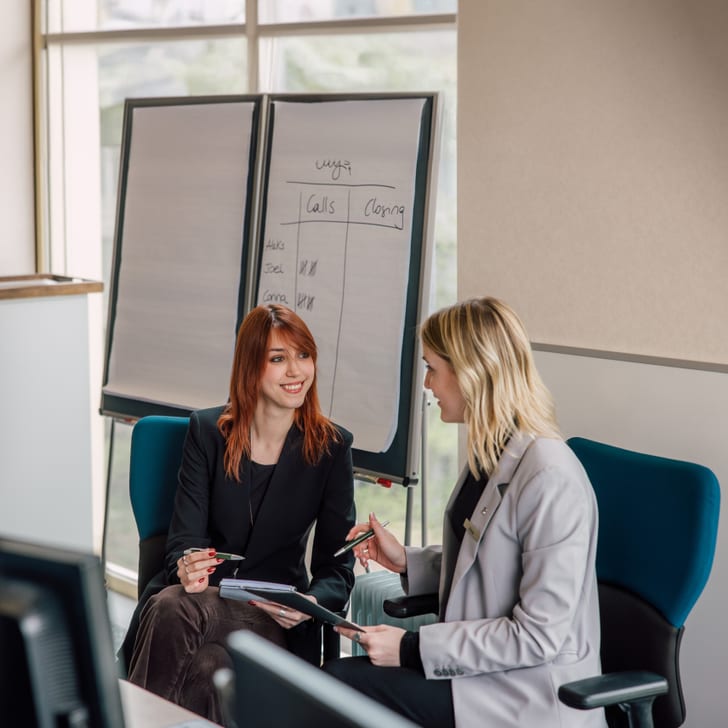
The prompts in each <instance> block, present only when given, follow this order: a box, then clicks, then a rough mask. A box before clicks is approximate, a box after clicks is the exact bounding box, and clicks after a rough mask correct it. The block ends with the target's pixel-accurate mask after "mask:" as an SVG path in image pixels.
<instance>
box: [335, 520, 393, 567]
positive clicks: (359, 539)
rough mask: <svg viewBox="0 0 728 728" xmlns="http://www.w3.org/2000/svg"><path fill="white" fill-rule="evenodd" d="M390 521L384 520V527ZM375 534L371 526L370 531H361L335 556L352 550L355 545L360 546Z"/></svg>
mask: <svg viewBox="0 0 728 728" xmlns="http://www.w3.org/2000/svg"><path fill="white" fill-rule="evenodd" d="M388 525H389V521H384V523H382V527H384V526H388ZM373 535H374V529H373V528H370V529H369V530H368V531H364V533H360V534H359V535H358V536H357V537H356V538H352V539H351V541H347V542H346V543H345V544H344V545H343V546H342V547H341V548H340V549H339V550H338V551H337V552H336V553H335V554H334V558H336V557H337V556H341V554H345V553H346V552H347V551H351V549H353V548H354V546H358V545H359V544H360V543H361V542H362V541H366V540H368V539H370V538H371V537H372V536H373Z"/></svg>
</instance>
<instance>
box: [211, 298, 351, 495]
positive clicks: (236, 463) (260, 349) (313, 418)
mask: <svg viewBox="0 0 728 728" xmlns="http://www.w3.org/2000/svg"><path fill="white" fill-rule="evenodd" d="M274 329H275V331H276V332H277V333H278V335H279V336H281V337H282V338H284V339H285V340H286V341H287V343H288V344H289V345H290V346H292V347H294V348H295V349H297V350H298V351H303V352H305V353H307V354H308V355H309V356H310V357H311V360H312V361H313V364H314V377H313V382H312V383H311V387H310V389H309V390H308V392H307V394H306V399H305V400H304V401H303V404H302V405H301V407H299V408H298V409H297V410H296V411H295V414H294V419H293V421H294V423H295V425H296V426H297V427H298V429H299V430H300V431H301V432H302V433H303V459H304V460H305V461H306V463H308V464H309V465H315V464H316V463H317V462H318V461H319V460H320V459H321V456H322V455H324V453H328V452H329V445H330V443H331V442H332V441H334V440H337V441H338V440H339V433H338V432H337V430H336V428H335V427H334V425H333V423H332V422H331V420H329V419H328V418H327V417H326V416H325V415H324V414H323V413H322V412H321V406H320V404H319V398H318V391H317V389H316V370H315V367H316V359H317V356H318V352H317V349H316V342H315V341H314V338H313V335H312V334H311V331H310V330H309V328H308V326H306V324H305V323H304V321H303V319H302V318H301V317H300V316H298V315H297V314H296V313H294V312H293V311H291V309H290V308H286V307H285V306H280V305H278V304H268V305H266V306H257V307H256V308H254V309H253V310H252V311H250V313H249V314H248V315H247V316H246V317H245V318H244V319H243V323H242V324H241V325H240V329H239V330H238V337H237V341H236V343H235V356H234V357H233V369H232V375H231V377H230V401H229V402H228V404H227V406H226V407H225V409H224V410H223V413H222V414H221V415H220V417H219V418H218V420H217V427H218V429H219V430H220V432H221V433H222V436H223V437H224V438H225V473H226V474H227V476H228V477H230V478H234V479H235V480H237V481H238V482H239V481H240V462H241V460H242V459H243V457H248V458H249V457H250V427H251V425H252V422H253V414H254V413H255V406H256V404H257V402H258V394H259V392H260V378H261V376H262V374H263V370H264V369H265V367H266V363H267V360H268V349H269V343H270V336H271V332H272V331H273V330H274Z"/></svg>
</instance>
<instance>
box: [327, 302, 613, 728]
mask: <svg viewBox="0 0 728 728" xmlns="http://www.w3.org/2000/svg"><path fill="white" fill-rule="evenodd" d="M421 337H422V345H423V351H424V359H425V362H426V365H427V374H426V376H425V387H426V388H428V389H430V390H431V391H432V394H433V395H434V397H435V399H436V400H437V403H438V405H439V407H440V416H441V418H442V420H443V421H444V422H460V423H464V424H465V426H466V431H467V453H468V463H467V466H466V467H465V469H464V471H463V472H462V474H461V476H460V478H459V480H458V482H457V484H456V486H455V488H454V490H453V492H452V495H451V497H450V501H449V503H448V505H447V508H446V510H445V515H444V523H443V543H442V546H436V547H427V548H413V547H404V546H402V545H401V544H400V543H399V542H398V541H397V540H396V538H395V537H394V536H393V535H392V534H391V533H389V532H388V531H387V530H385V529H384V528H382V526H381V525H380V524H379V522H378V521H377V519H376V517H375V516H374V515H373V514H372V515H371V516H370V518H369V522H368V523H362V524H358V525H356V526H354V528H352V530H351V531H350V532H349V534H348V536H347V538H349V539H351V538H354V537H355V536H356V535H357V534H359V533H361V532H362V531H364V530H366V529H368V528H373V529H374V533H375V535H374V537H373V538H372V539H370V540H369V541H366V542H364V543H362V544H361V545H359V546H357V547H355V549H354V553H355V555H356V557H357V558H358V559H359V561H360V562H361V563H362V564H363V565H365V566H366V565H367V564H368V563H369V561H376V562H378V563H379V564H381V565H383V566H385V567H386V568H388V569H390V570H391V571H394V572H396V573H399V574H401V576H402V584H403V587H404V589H405V591H406V592H407V593H408V594H411V595H414V594H427V593H431V592H439V598H440V614H439V621H438V622H437V623H435V624H431V625H427V626H423V627H421V628H420V630H419V632H407V631H405V630H404V629H401V628H399V627H394V626H388V625H378V626H373V627H367V628H366V631H365V632H364V633H363V634H357V633H354V632H351V631H346V630H340V631H341V632H342V634H344V635H345V636H347V637H349V638H351V639H356V640H357V641H359V643H360V644H361V646H362V647H363V648H364V649H365V650H366V652H367V655H368V656H367V657H355V658H343V659H339V660H334V661H331V662H329V663H327V664H326V666H325V669H326V670H327V671H328V672H329V673H330V674H333V675H335V676H336V677H338V678H340V679H342V680H344V681H346V682H348V683H349V684H351V685H353V686H354V687H356V688H358V689H359V690H362V691H363V692H366V693H368V694H369V695H371V696H372V697H374V698H376V699H377V700H379V701H380V702H382V703H384V704H386V705H388V706H389V707H391V708H393V709H395V710H397V711H398V712H400V713H402V714H404V715H406V716H407V717H409V718H410V719H412V720H414V721H415V722H416V723H418V724H420V725H422V726H437V728H446V727H447V726H458V727H460V726H463V727H467V726H474V725H482V726H498V728H511V727H512V728H516V727H518V728H522V727H523V726H529V727H530V726H538V727H539V728H557V727H558V728H571V727H573V728H576V727H577V726H578V727H579V728H584V726H589V727H599V728H603V727H604V726H606V722H605V719H604V714H603V711H589V712H586V713H585V712H581V711H576V710H573V709H571V708H568V707H567V706H565V705H563V704H561V703H560V702H559V700H558V697H557V690H558V687H559V685H561V684H562V683H566V682H569V681H571V680H577V679H580V678H583V677H588V676H590V675H594V674H598V673H599V672H600V660H599V640H600V633H599V607H598V596H597V582H596V574H595V565H594V564H595V556H596V538H597V509H596V501H595V497H594V493H593V490H592V487H591V485H590V483H589V480H588V478H587V476H586V473H585V472H584V470H583V468H582V467H581V465H580V463H579V461H578V460H577V459H576V457H575V456H574V454H573V453H572V452H571V450H570V449H569V447H568V446H567V445H566V444H565V443H564V441H563V440H562V439H561V436H560V435H559V430H558V427H557V424H556V419H555V415H554V408H553V405H552V400H551V396H550V394H549V392H548V391H547V389H546V387H545V386H544V385H543V383H542V381H541V379H540V377H539V375H538V373H537V371H536V369H535V366H534V362H533V357H532V353H531V347H530V345H529V340H528V337H527V335H526V331H525V329H524V327H523V325H522V323H521V321H520V320H519V318H518V317H517V316H516V314H515V313H514V312H513V311H512V310H511V309H510V308H509V307H508V306H507V305H506V304H504V303H503V302H501V301H499V300H497V299H494V298H481V299H474V300H470V301H465V302H463V303H459V304H457V305H455V306H452V307H450V308H447V309H444V310H442V311H439V312H437V313H435V314H433V315H432V316H430V317H429V318H428V319H427V320H426V321H425V323H424V325H423V326H422V329H421Z"/></svg>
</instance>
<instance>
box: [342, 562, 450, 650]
mask: <svg viewBox="0 0 728 728" xmlns="http://www.w3.org/2000/svg"><path fill="white" fill-rule="evenodd" d="M401 596H404V591H403V590H402V586H401V585H400V581H399V574H392V573H390V572H389V571H372V572H369V573H368V574H359V576H357V577H356V582H355V583H354V589H353V591H352V592H351V621H352V622H355V623H356V624H360V625H361V626H362V627H366V626H367V625H371V624H393V625H395V626H396V627H402V628H403V629H407V630H412V631H416V630H417V629H418V628H419V627H421V626H422V625H423V624H432V623H433V622H436V621H437V615H435V614H422V615H420V616H418V617H407V618H406V619H397V618H396V617H390V616H389V615H388V614H385V613H384V610H383V609H382V603H383V602H384V600H385V599H393V598H396V597H401ZM351 654H352V655H365V654H366V652H365V651H364V650H363V649H362V648H361V647H359V645H357V644H356V643H355V642H352V644H351Z"/></svg>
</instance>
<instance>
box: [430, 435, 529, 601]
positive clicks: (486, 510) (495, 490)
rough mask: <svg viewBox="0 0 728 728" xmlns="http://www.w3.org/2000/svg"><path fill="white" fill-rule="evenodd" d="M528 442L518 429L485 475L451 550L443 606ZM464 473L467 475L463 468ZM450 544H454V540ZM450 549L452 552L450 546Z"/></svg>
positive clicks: (467, 565)
mask: <svg viewBox="0 0 728 728" xmlns="http://www.w3.org/2000/svg"><path fill="white" fill-rule="evenodd" d="M531 442H533V438H532V437H531V436H529V435H524V434H523V433H520V432H518V433H515V434H514V435H513V436H512V437H511V439H510V440H509V441H508V445H507V446H506V448H505V450H504V451H503V454H502V455H501V457H500V460H498V465H497V466H496V469H495V470H494V471H493V473H492V475H491V476H490V478H488V484H487V485H486V486H485V489H484V490H483V494H482V495H481V496H480V499H479V500H478V503H477V505H476V506H475V509H474V510H473V513H472V515H471V516H470V519H469V520H470V525H469V527H468V528H466V530H465V535H464V536H463V540H462V543H461V544H460V548H459V549H458V550H457V553H456V554H455V553H453V557H452V558H455V568H454V570H453V572H452V574H453V576H452V581H451V586H450V589H449V590H448V591H447V598H446V599H445V606H446V603H447V601H448V600H449V596H450V594H451V593H452V592H453V591H454V590H455V589H456V588H457V585H458V583H459V582H460V580H461V579H462V578H463V576H464V575H465V573H466V572H467V571H468V569H470V567H471V566H472V565H473V563H474V562H475V559H476V557H477V555H478V549H479V548H480V543H481V541H482V540H483V535H484V534H485V531H486V529H487V528H488V525H489V524H490V522H491V519H492V518H493V516H494V515H495V512H496V511H497V510H498V507H499V506H500V504H501V502H502V500H503V497H504V495H505V492H506V490H507V488H508V484H509V483H510V482H511V479H512V478H513V475H514V473H515V472H516V469H517V468H518V465H519V464H520V462H521V458H522V457H523V455H524V453H525V452H526V449H527V448H528V446H529V445H530V444H531ZM465 474H467V468H466V471H465ZM463 481H464V477H463V476H461V479H460V487H459V488H457V490H458V491H459V490H460V488H461V487H462V483H463ZM454 500H455V499H454V497H451V498H450V501H449V502H448V506H447V510H448V511H449V510H450V509H451V508H452V504H453V503H454ZM445 521H446V522H447V523H449V521H450V519H449V517H448V516H447V515H446V517H445ZM453 538H454V536H453ZM453 545H455V547H456V542H455V544H453ZM443 550H444V544H443ZM452 550H453V551H455V549H454V548H453V549H452ZM441 601H442V595H441ZM444 613H445V612H444V608H443V609H441V614H443V615H444Z"/></svg>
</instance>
